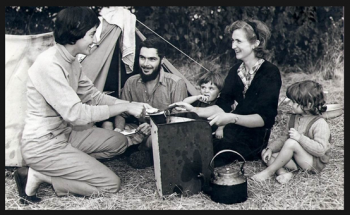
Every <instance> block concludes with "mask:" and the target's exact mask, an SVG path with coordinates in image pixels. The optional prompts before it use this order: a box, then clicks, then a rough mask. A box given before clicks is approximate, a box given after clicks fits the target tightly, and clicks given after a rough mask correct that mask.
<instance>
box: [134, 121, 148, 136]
mask: <svg viewBox="0 0 350 215" xmlns="http://www.w3.org/2000/svg"><path fill="white" fill-rule="evenodd" d="M136 132H141V133H142V134H144V135H150V134H151V125H150V124H148V123H147V122H145V123H142V124H141V125H139V127H138V128H137V129H136Z"/></svg>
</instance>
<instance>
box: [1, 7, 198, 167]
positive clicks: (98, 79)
mask: <svg viewBox="0 0 350 215" xmlns="http://www.w3.org/2000/svg"><path fill="white" fill-rule="evenodd" d="M104 12H105V13H104V15H102V17H100V19H101V20H102V23H101V25H100V27H99V41H98V42H97V46H95V47H93V49H92V53H91V55H88V56H85V57H82V58H81V64H82V66H83V68H84V72H85V73H86V75H87V76H88V77H89V78H90V79H91V80H92V81H93V82H94V84H95V86H96V87H97V88H98V89H99V90H101V91H112V92H113V91H114V93H112V95H113V96H117V97H118V96H119V95H120V92H121V89H122V87H123V85H124V83H125V81H126V79H127V78H128V77H130V76H131V75H134V74H136V73H137V71H135V70H134V68H135V63H137V62H136V61H135V62H134V59H136V58H135V56H136V53H135V52H133V50H135V49H136V48H134V49H132V48H130V46H129V47H126V48H125V45H124V43H125V41H126V40H129V39H130V35H131V37H132V36H133V35H134V41H129V44H130V43H134V44H135V45H137V44H138V43H139V42H140V41H142V40H144V39H145V36H144V35H143V34H142V33H141V32H140V31H139V30H138V29H137V28H136V26H135V24H136V23H135V21H134V20H135V18H134V17H133V16H134V15H133V14H131V13H130V12H129V11H128V10H126V9H124V8H122V7H111V8H108V9H106V10H105V11H104ZM101 14H103V13H102V11H101ZM109 18H118V19H117V20H118V21H120V20H122V21H121V23H119V24H118V23H117V24H115V23H111V22H108V21H106V20H108V19H109ZM126 21H127V22H128V23H126ZM123 22H124V23H123ZM130 22H133V25H134V26H135V27H134V28H133V29H134V30H133V31H132V32H130V31H129V30H128V33H127V34H126V28H128V27H130ZM132 34H133V35H132ZM54 44H55V41H54V37H53V33H52V32H50V33H45V34H39V35H21V36H18V35H5V166H17V167H20V166H25V165H26V164H25V163H24V161H23V159H22V155H21V148H20V142H21V137H22V131H23V128H24V118H25V111H26V105H27V104H26V81H27V78H28V75H27V71H28V69H29V67H30V66H31V65H32V64H33V62H34V61H35V59H36V57H37V56H38V55H39V54H40V53H41V52H43V51H44V50H46V49H47V48H49V47H51V46H53V45H54ZM136 57H137V56H136ZM162 66H163V68H164V69H165V71H167V72H171V73H173V74H175V75H178V76H180V77H182V78H183V79H184V80H185V82H186V84H187V89H188V92H189V94H190V95H197V94H198V91H197V90H196V88H195V87H194V86H193V85H192V84H191V83H190V82H189V81H188V80H187V79H186V78H185V77H184V76H183V75H182V74H181V73H180V72H179V71H178V70H177V69H176V68H175V67H174V66H173V65H172V64H171V63H170V62H169V61H168V60H167V59H164V61H163V64H162Z"/></svg>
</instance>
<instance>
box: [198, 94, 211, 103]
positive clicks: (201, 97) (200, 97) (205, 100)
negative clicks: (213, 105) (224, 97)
mask: <svg viewBox="0 0 350 215" xmlns="http://www.w3.org/2000/svg"><path fill="white" fill-rule="evenodd" d="M208 99H209V96H204V95H198V100H199V101H201V102H204V103H207V102H208Z"/></svg>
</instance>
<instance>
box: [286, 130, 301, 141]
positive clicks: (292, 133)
mask: <svg viewBox="0 0 350 215" xmlns="http://www.w3.org/2000/svg"><path fill="white" fill-rule="evenodd" d="M288 132H289V137H290V138H292V139H294V140H296V141H297V142H299V140H300V136H301V135H300V134H299V132H298V131H297V130H295V128H291V129H289V131H288Z"/></svg>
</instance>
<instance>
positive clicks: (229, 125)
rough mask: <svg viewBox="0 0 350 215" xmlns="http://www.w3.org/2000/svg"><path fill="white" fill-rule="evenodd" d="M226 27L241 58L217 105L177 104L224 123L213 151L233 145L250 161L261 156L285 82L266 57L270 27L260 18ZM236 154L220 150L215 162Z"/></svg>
mask: <svg viewBox="0 0 350 215" xmlns="http://www.w3.org/2000/svg"><path fill="white" fill-rule="evenodd" d="M226 31H227V33H228V34H229V35H231V38H232V49H233V50H234V51H235V54H236V58H237V59H239V60H241V61H242V62H240V63H238V64H236V65H234V66H233V67H232V69H231V70H230V71H229V73H228V75H227V76H226V79H225V82H224V87H223V89H222V90H221V93H220V97H219V98H218V100H217V102H216V105H213V106H210V107H192V106H189V105H188V104H180V103H177V104H178V105H180V106H184V107H185V108H186V109H188V110H189V111H192V112H196V113H197V114H198V115H199V116H200V117H208V119H209V120H210V124H211V125H217V126H219V127H220V126H221V127H222V126H224V129H223V137H222V135H219V137H217V139H214V140H213V144H214V153H218V152H219V151H221V150H224V149H231V150H234V151H237V152H238V153H240V154H242V155H243V157H244V158H245V159H246V160H248V161H250V160H258V159H260V153H261V151H262V149H263V148H265V147H266V144H267V140H268V138H269V135H270V129H271V128H272V126H273V124H274V122H275V117H276V115H277V107H278V106H277V105H278V97H279V92H280V88H281V84H282V81H281V75H280V71H279V69H278V68H277V67H276V66H275V65H273V64H272V63H270V62H268V61H267V60H266V59H265V56H266V53H267V51H266V50H265V47H266V42H267V40H268V39H269V38H270V30H269V29H268V27H267V26H266V25H265V24H264V23H263V22H261V21H259V20H246V21H236V22H234V23H232V24H231V25H229V26H227V27H226ZM234 158H235V157H232V156H231V157H230V156H229V155H226V154H220V156H218V157H217V159H216V160H215V165H216V166H221V165H225V164H227V163H230V162H232V161H233V159H234Z"/></svg>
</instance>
